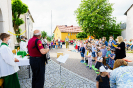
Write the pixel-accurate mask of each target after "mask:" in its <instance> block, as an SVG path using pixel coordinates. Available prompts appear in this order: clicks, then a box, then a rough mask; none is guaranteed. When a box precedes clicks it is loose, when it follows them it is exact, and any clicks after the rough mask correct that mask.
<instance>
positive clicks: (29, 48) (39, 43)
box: [28, 36, 44, 57]
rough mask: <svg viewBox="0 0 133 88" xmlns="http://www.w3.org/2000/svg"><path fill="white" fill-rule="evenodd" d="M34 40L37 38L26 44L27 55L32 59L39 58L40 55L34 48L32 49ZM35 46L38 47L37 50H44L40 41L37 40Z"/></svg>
mask: <svg viewBox="0 0 133 88" xmlns="http://www.w3.org/2000/svg"><path fill="white" fill-rule="evenodd" d="M36 39H38V38H37V37H35V36H33V37H32V38H31V39H30V40H29V42H28V51H29V55H30V56H32V57H41V56H42V54H41V53H40V52H39V51H38V50H37V49H36V48H33V47H34V46H35V41H36ZM37 45H38V49H39V50H40V49H43V48H44V47H43V45H42V42H41V40H38V42H37Z"/></svg>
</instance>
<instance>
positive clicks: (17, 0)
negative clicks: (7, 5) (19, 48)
mask: <svg viewBox="0 0 133 88" xmlns="http://www.w3.org/2000/svg"><path fill="white" fill-rule="evenodd" d="M11 4H12V17H13V19H12V20H13V28H14V32H15V34H17V36H16V38H17V42H20V35H18V34H20V33H21V29H20V28H19V26H20V25H22V24H23V23H24V21H23V19H20V15H21V14H24V13H26V12H27V11H28V6H27V5H26V4H24V3H23V2H22V1H21V0H12V2H11Z"/></svg>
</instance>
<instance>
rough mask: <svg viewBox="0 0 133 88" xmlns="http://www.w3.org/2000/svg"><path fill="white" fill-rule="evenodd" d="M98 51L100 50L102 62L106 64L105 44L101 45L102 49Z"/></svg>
mask: <svg viewBox="0 0 133 88" xmlns="http://www.w3.org/2000/svg"><path fill="white" fill-rule="evenodd" d="M100 51H101V52H102V57H103V64H104V65H106V60H105V56H106V53H107V49H106V45H103V46H102V49H101V50H100Z"/></svg>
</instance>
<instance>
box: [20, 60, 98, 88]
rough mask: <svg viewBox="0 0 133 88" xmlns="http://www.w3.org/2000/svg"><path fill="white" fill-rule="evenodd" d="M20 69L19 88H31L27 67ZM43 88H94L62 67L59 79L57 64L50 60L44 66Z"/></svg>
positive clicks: (91, 84) (90, 82)
mask: <svg viewBox="0 0 133 88" xmlns="http://www.w3.org/2000/svg"><path fill="white" fill-rule="evenodd" d="M21 68H22V69H21V70H20V71H19V72H18V77H19V81H20V85H21V88H31V81H32V79H31V78H30V79H29V78H28V69H27V66H23V67H21ZM23 70H24V71H23ZM31 73H32V72H31ZM24 78H27V79H24ZM60 78H61V79H60ZM44 88H95V83H94V82H92V81H91V80H88V79H85V78H83V77H81V76H79V75H77V74H75V73H73V72H71V71H69V70H67V69H65V68H64V67H61V77H60V66H59V64H57V63H55V62H54V61H52V60H51V61H49V63H48V64H47V65H46V74H45V84H44Z"/></svg>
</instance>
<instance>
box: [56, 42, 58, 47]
mask: <svg viewBox="0 0 133 88" xmlns="http://www.w3.org/2000/svg"><path fill="white" fill-rule="evenodd" d="M57 48H58V41H56V49H57Z"/></svg>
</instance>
